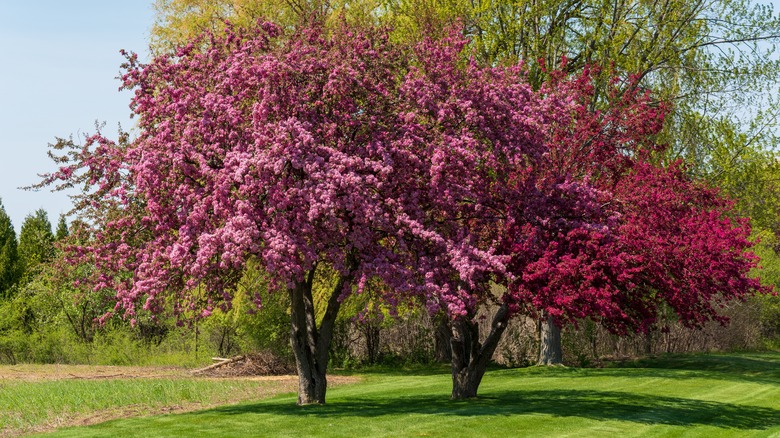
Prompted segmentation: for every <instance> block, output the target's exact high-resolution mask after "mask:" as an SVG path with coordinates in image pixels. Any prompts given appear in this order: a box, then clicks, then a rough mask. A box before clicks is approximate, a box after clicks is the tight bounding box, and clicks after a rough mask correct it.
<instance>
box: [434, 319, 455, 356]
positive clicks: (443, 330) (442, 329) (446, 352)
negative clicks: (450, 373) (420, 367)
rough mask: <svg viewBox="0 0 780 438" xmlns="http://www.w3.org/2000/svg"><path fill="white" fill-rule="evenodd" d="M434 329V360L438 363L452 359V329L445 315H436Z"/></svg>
mask: <svg viewBox="0 0 780 438" xmlns="http://www.w3.org/2000/svg"><path fill="white" fill-rule="evenodd" d="M434 323H435V324H436V330H435V331H434V360H435V361H436V362H440V363H447V362H451V361H452V345H451V343H450V342H451V339H452V330H450V326H449V324H448V321H447V316H446V315H437V316H436V319H435V320H434Z"/></svg>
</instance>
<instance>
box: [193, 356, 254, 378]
mask: <svg viewBox="0 0 780 438" xmlns="http://www.w3.org/2000/svg"><path fill="white" fill-rule="evenodd" d="M215 359H216V358H215ZM244 359H245V356H235V357H231V358H230V359H224V360H223V361H222V362H218V363H215V364H213V365H209V366H207V367H205V368H200V369H197V370H193V371H192V374H193V375H198V374H203V373H205V372H206V371H211V370H213V369H216V368H220V367H223V366H225V365H228V364H231V363H233V362H238V361H241V360H244Z"/></svg>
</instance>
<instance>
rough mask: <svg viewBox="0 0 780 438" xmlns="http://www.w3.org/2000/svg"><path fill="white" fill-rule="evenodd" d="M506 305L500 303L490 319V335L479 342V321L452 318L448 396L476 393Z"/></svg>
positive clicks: (502, 324) (503, 326)
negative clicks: (450, 393) (450, 373)
mask: <svg viewBox="0 0 780 438" xmlns="http://www.w3.org/2000/svg"><path fill="white" fill-rule="evenodd" d="M508 319H509V308H508V307H507V306H506V305H502V306H501V307H500V308H499V309H498V312H497V313H496V316H495V317H494V318H493V323H492V325H491V329H490V334H489V335H488V337H487V339H485V342H484V344H483V343H480V342H479V324H477V323H475V322H474V321H473V319H472V318H470V317H465V318H459V319H457V320H455V321H452V323H451V324H452V337H451V340H450V344H451V345H452V361H451V363H452V398H453V399H454V400H462V399H467V398H474V397H476V396H477V390H478V389H479V384H480V382H482V377H483V376H484V375H485V371H486V370H487V366H488V364H489V363H490V359H491V358H492V357H493V353H494V352H495V351H496V347H497V346H498V341H499V340H501V335H503V334H504V331H505V330H506V326H507V321H508Z"/></svg>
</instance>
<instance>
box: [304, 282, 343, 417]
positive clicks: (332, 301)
mask: <svg viewBox="0 0 780 438" xmlns="http://www.w3.org/2000/svg"><path fill="white" fill-rule="evenodd" d="M314 271H315V270H314V269H312V270H311V271H310V272H309V274H308V275H307V277H306V279H305V280H304V281H302V282H299V283H297V284H296V285H295V287H293V288H292V289H290V290H289V293H290V309H291V310H290V319H291V328H290V345H291V347H292V350H293V353H294V355H295V365H296V368H297V370H298V404H299V405H308V404H315V403H316V404H323V403H325V392H326V390H327V389H328V381H327V378H326V371H327V369H328V349H329V348H330V343H331V341H332V340H333V326H334V324H335V322H336V316H337V315H338V312H339V309H340V307H341V303H340V302H339V299H338V298H339V295H340V294H341V291H342V290H343V288H344V285H345V284H346V283H347V282H349V281H350V277H351V276H341V277H339V280H338V281H337V282H336V286H335V287H334V288H333V291H332V292H331V295H330V297H329V298H328V307H327V310H326V311H325V314H324V315H323V317H322V321H321V323H320V326H319V328H318V327H317V318H316V315H315V313H314V300H313V298H312V285H313V282H314Z"/></svg>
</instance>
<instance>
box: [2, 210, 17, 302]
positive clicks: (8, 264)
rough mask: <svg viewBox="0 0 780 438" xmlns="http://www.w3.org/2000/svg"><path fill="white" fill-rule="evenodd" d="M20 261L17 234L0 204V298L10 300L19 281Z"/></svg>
mask: <svg viewBox="0 0 780 438" xmlns="http://www.w3.org/2000/svg"><path fill="white" fill-rule="evenodd" d="M18 261H19V256H18V252H17V244H16V232H15V231H14V227H13V224H11V218H10V217H8V214H6V212H5V208H3V203H2V202H0V298H8V296H9V295H10V289H11V287H12V286H13V285H14V284H15V283H16V281H17V280H18V279H19V269H18Z"/></svg>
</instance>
